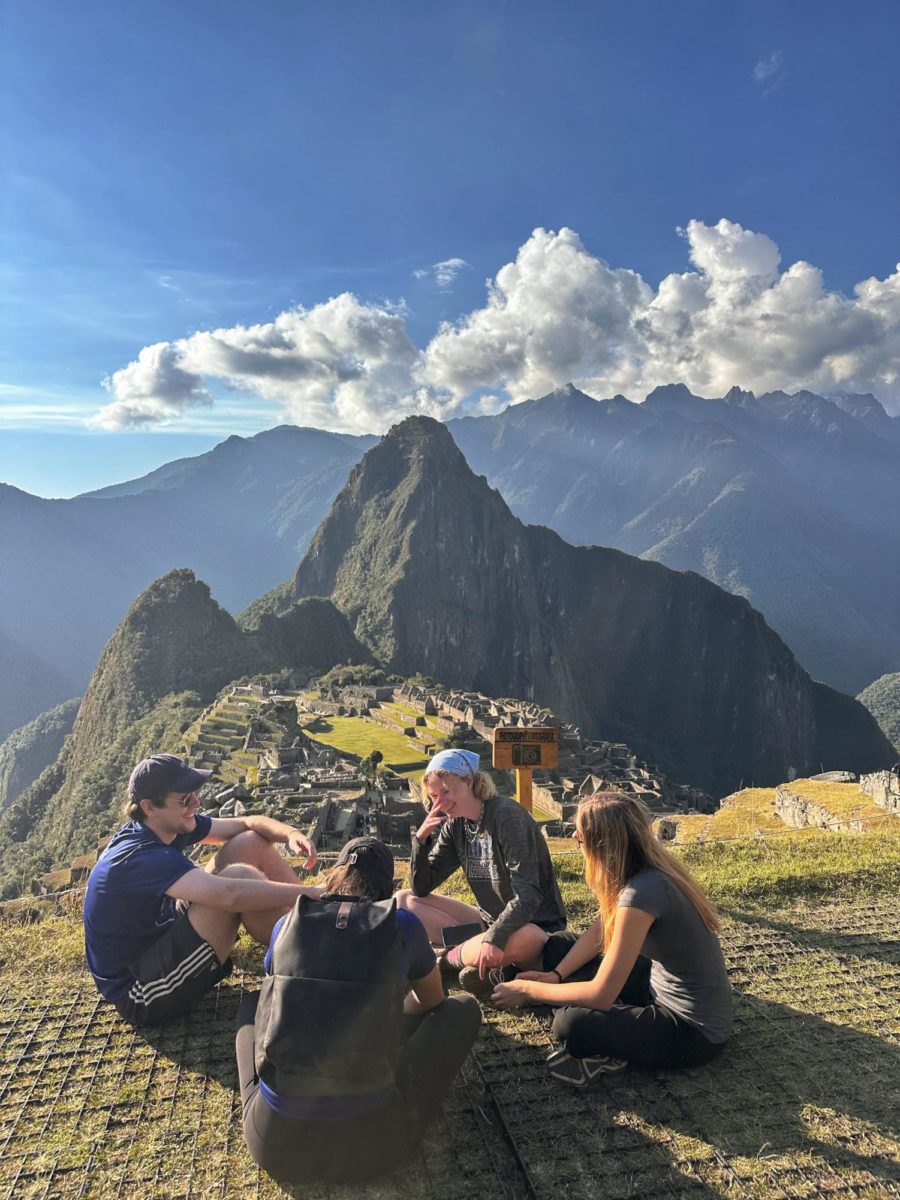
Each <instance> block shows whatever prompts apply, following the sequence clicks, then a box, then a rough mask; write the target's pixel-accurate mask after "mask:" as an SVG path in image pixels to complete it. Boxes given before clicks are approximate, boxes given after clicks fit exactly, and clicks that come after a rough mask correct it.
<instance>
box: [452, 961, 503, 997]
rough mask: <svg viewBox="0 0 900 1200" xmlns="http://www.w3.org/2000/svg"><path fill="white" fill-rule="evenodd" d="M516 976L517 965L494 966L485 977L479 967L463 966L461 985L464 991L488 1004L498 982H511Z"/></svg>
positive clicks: (460, 974) (460, 975)
mask: <svg viewBox="0 0 900 1200" xmlns="http://www.w3.org/2000/svg"><path fill="white" fill-rule="evenodd" d="M515 977H516V968H515V967H494V968H492V969H491V970H490V971H488V972H487V974H486V975H485V977H484V979H482V978H481V976H480V975H479V974H478V968H477V967H463V969H462V970H461V971H460V973H459V986H460V987H461V988H462V989H463V991H464V992H468V993H469V995H470V996H474V997H475V999H476V1000H480V1001H481V1002H482V1003H484V1004H486V1003H487V1002H489V1001H490V998H491V996H492V994H493V991H494V988H495V987H496V986H497V984H498V983H509V982H510V980H512V979H515Z"/></svg>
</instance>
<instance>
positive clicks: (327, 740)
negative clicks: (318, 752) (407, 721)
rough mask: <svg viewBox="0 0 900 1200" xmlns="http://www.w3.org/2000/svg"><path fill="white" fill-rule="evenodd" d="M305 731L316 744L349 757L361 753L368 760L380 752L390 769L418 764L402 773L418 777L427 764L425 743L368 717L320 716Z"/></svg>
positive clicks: (307, 725)
mask: <svg viewBox="0 0 900 1200" xmlns="http://www.w3.org/2000/svg"><path fill="white" fill-rule="evenodd" d="M303 732H304V733H305V734H306V736H307V737H309V738H312V740H313V741H314V742H319V743H321V744H322V745H323V746H333V747H334V749H335V750H338V751H345V752H346V753H348V754H358V755H359V756H360V758H366V757H367V756H368V755H370V754H371V753H372V751H373V750H380V751H381V753H382V754H383V755H384V761H385V763H386V765H387V766H389V767H393V766H394V764H395V763H397V764H400V765H403V764H410V763H415V764H416V766H414V767H409V766H407V768H406V770H405V771H401V772H399V774H407V775H409V774H414V773H415V771H416V770H417V769H418V770H421V768H422V767H424V766H425V763H426V761H427V759H426V754H425V747H424V745H423V743H422V742H418V741H416V740H415V739H411V738H408V737H404V736H403V734H402V733H398V732H396V731H395V730H393V729H387V728H385V726H383V725H376V724H375V722H374V721H367V720H366V719H365V718H364V717H332V716H327V717H316V718H315V719H314V720H312V721H310V722H308V723H307V722H304V724H303Z"/></svg>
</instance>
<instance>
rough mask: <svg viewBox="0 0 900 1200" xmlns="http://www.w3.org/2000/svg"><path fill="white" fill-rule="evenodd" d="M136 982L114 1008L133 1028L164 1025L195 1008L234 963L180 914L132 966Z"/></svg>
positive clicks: (229, 970)
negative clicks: (214, 947)
mask: <svg viewBox="0 0 900 1200" xmlns="http://www.w3.org/2000/svg"><path fill="white" fill-rule="evenodd" d="M130 970H131V973H132V975H133V976H134V982H133V983H132V985H131V987H130V988H129V990H128V995H127V996H125V997H124V998H123V999H122V1000H120V1001H119V1002H118V1004H116V1008H117V1009H118V1010H119V1013H120V1014H121V1015H122V1016H123V1017H124V1018H125V1020H126V1021H128V1022H129V1023H130V1024H131V1025H165V1024H167V1023H168V1022H169V1021H174V1020H175V1019H176V1017H180V1016H183V1015H184V1013H186V1012H190V1010H191V1009H192V1008H193V1007H194V1006H195V1005H196V1003H197V1001H198V1000H199V999H200V997H201V996H202V995H203V994H204V993H205V992H208V991H209V989H210V988H211V987H213V986H215V984H217V983H218V982H219V980H220V979H224V978H225V976H226V975H230V974H231V959H230V958H226V959H225V961H224V962H223V963H220V962H219V960H218V958H217V957H216V952H215V950H213V948H212V946H210V944H209V942H205V941H204V940H203V938H202V937H201V936H200V934H199V933H197V931H196V929H194V927H193V925H192V924H191V923H190V921H189V920H188V915H187V912H186V911H185V912H182V913H181V914H180V915H179V916H178V917H177V919H176V920H175V921H174V922H173V924H172V925H170V926H169V928H168V929H167V930H166V931H165V933H164V934H162V936H161V937H159V938H157V940H156V941H155V942H154V943H153V945H152V946H149V947H148V948H147V949H146V950H145V951H144V953H143V954H142V955H141V956H140V958H139V959H138V960H137V961H136V962H134V963H132V964H131V967H130Z"/></svg>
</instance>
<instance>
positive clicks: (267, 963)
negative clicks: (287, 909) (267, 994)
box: [263, 913, 288, 975]
mask: <svg viewBox="0 0 900 1200" xmlns="http://www.w3.org/2000/svg"><path fill="white" fill-rule="evenodd" d="M287 915H288V914H287V913H285V914H284V917H279V918H278V920H277V921H276V922H275V926H274V928H273V930H272V936H271V937H270V938H269V948H268V950H267V951H266V957H265V958H264V959H263V970H264V971H265V973H266V974H267V975H271V974H272V947H273V946H274V945H275V939H276V938H277V937H278V933H279V930H280V929H281V927H282V925H283V924H284V920H285V917H286V916H287Z"/></svg>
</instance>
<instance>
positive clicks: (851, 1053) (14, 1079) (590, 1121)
mask: <svg viewBox="0 0 900 1200" xmlns="http://www.w3.org/2000/svg"><path fill="white" fill-rule="evenodd" d="M552 850H553V853H554V857H555V861H556V865H557V870H558V873H559V877H560V881H561V886H562V888H563V891H564V894H565V897H566V901H567V904H568V905H569V909H570V916H571V919H572V923H573V925H577V924H579V923H581V922H583V921H585V920H587V918H588V917H589V916H590V914H591V911H592V906H591V903H590V899H589V897H588V895H587V893H586V891H585V889H584V885H583V883H582V882H581V877H580V876H581V871H580V856H579V855H578V854H577V853H573V847H572V843H571V842H559V843H555V844H554V845H553V846H552ZM681 852H682V853H683V854H684V856H685V858H686V859H687V860H688V861H689V862H690V865H691V867H692V869H693V870H694V871H696V873H697V874H698V875H699V876H700V877H701V878H702V879H703V880H704V881H705V882H706V883H707V885H708V886H709V887H710V889H711V890H712V892H713V894H714V895H715V897H716V899H717V901H718V902H719V904H720V906H721V908H722V911H723V914H724V918H725V930H724V937H723V940H724V946H725V952H726V957H727V960H728V964H729V969H730V972H731V976H732V979H733V983H734V987H735V995H736V1035H735V1038H734V1041H733V1043H732V1044H731V1045H730V1046H729V1048H728V1049H727V1050H726V1053H725V1054H724V1055H723V1056H722V1057H721V1058H720V1059H719V1060H717V1061H716V1062H715V1063H714V1064H712V1065H711V1066H710V1067H707V1068H703V1069H700V1070H694V1071H682V1072H675V1071H671V1072H670V1071H664V1072H652V1073H639V1072H633V1073H627V1074H626V1075H624V1076H620V1077H615V1078H613V1079H611V1080H609V1081H607V1082H606V1083H602V1084H601V1085H600V1086H599V1087H598V1088H597V1089H596V1090H594V1091H592V1092H590V1093H588V1094H581V1093H578V1092H570V1091H568V1090H566V1089H564V1088H563V1086H562V1085H557V1084H555V1083H554V1082H553V1081H552V1080H551V1079H550V1078H549V1077H548V1076H547V1075H546V1072H545V1070H544V1064H543V1060H544V1057H545V1054H546V1052H547V1049H548V1032H547V1030H548V1020H547V1016H546V1014H545V1013H543V1012H540V1011H535V1012H529V1011H520V1012H517V1013H512V1014H498V1013H488V1014H487V1020H486V1024H485V1027H484V1029H483V1032H482V1036H481V1038H480V1040H479V1042H478V1043H477V1045H476V1050H475V1053H474V1054H473V1055H472V1056H470V1059H469V1062H468V1063H467V1066H466V1069H465V1072H464V1075H463V1077H462V1078H461V1079H460V1081H459V1082H458V1084H457V1086H456V1087H455V1089H454V1091H453V1093H452V1095H451V1098H450V1101H449V1102H448V1105H447V1107H446V1109H445V1116H444V1118H443V1119H442V1120H441V1122H440V1123H439V1125H438V1126H437V1127H436V1128H435V1129H434V1131H433V1132H432V1134H431V1135H430V1136H429V1138H428V1140H427V1141H426V1143H425V1145H424V1147H423V1149H422V1152H421V1153H420V1155H419V1156H418V1157H417V1158H416V1159H415V1160H414V1161H413V1162H412V1163H411V1164H410V1165H409V1166H408V1167H407V1168H405V1169H404V1170H402V1171H400V1172H398V1173H396V1174H394V1175H392V1176H389V1177H387V1178H386V1179H384V1180H382V1181H380V1182H376V1183H373V1184H372V1185H370V1186H369V1187H367V1188H362V1189H355V1190H353V1191H350V1190H342V1189H332V1190H329V1191H318V1190H316V1189H309V1188H307V1189H304V1190H303V1191H302V1193H301V1192H298V1193H297V1194H298V1195H302V1196H303V1197H304V1198H308V1200H317V1198H318V1197H320V1196H329V1197H333V1198H334V1200H351V1198H354V1200H355V1198H357V1197H361V1198H362V1200H388V1198H391V1200H394V1198H397V1200H426V1198H427V1200H480V1198H481V1197H492V1198H493V1197H506V1198H509V1200H518V1198H520V1197H521V1198H526V1197H528V1198H531V1200H558V1198H559V1197H567V1198H569V1200H581V1198H584V1200H589V1198H590V1200H594V1198H595V1197H596V1198H604V1200H606V1198H609V1200H619V1198H625V1197H640V1198H645V1197H646V1198H653V1200H656V1198H660V1200H662V1198H663V1197H666V1198H671V1197H679V1198H681V1197H684V1198H687V1197H690V1198H692V1200H701V1198H712V1197H723V1198H728V1200H733V1198H743V1197H748V1198H761V1200H770V1198H771V1200H776V1198H778V1200H782V1198H784V1200H787V1198H788V1197H791V1198H800V1197H819V1196H828V1197H832V1198H840V1200H843V1198H845V1197H846V1198H848V1200H849V1198H850V1197H854V1198H857V1200H858V1198H863V1200H874V1198H876V1197H887V1196H900V935H898V920H897V904H896V896H897V890H898V884H900V842H898V840H897V839H896V837H888V836H885V835H880V834H875V833H873V834H863V835H860V836H857V837H853V836H851V835H839V834H831V833H823V834H819V835H817V836H815V837H802V836H801V837H799V838H798V837H779V838H773V839H772V840H771V841H768V842H767V841H765V840H760V839H755V840H752V841H747V842H731V843H724V842H721V841H720V842H718V843H715V842H705V843H697V844H692V845H690V846H687V847H685V848H684V850H683V851H681ZM81 954H82V944H81V936H80V927H79V923H78V919H77V913H75V914H72V915H71V916H69V917H65V918H58V919H52V920H47V921H45V922H44V923H43V924H41V925H36V926H31V927H22V926H9V927H6V928H0V970H2V994H3V1001H2V1007H0V1046H2V1053H0V1197H3V1198H7V1197H8V1198H9V1200H13V1198H15V1200H37V1198H39V1197H41V1198H45V1200H50V1198H53V1200H75V1198H76V1197H79V1198H86V1200H90V1198H97V1200H108V1198H112V1197H128V1198H131V1197H140V1198H141V1200H144V1198H145V1197H147V1198H152V1197H159V1198H164V1200H174V1198H184V1200H187V1198H192V1200H194V1198H196V1200H199V1198H207V1197H219V1198H222V1200H229V1198H232V1197H233V1198H235V1200H238V1198H240V1200H246V1198H249V1197H253V1198H259V1197H262V1198H268V1197H281V1196H284V1195H292V1194H293V1193H291V1192H285V1191H284V1190H283V1189H282V1188H281V1187H279V1186H278V1185H277V1184H275V1183H274V1182H273V1181H272V1180H271V1179H269V1178H268V1177H267V1176H265V1175H262V1174H260V1172H259V1171H258V1170H257V1169H256V1167H255V1165H254V1164H253V1162H252V1160H251V1158H250V1157H249V1155H248V1154H247V1152H246V1150H245V1149H244V1145H243V1140H242V1137H241V1131H240V1114H239V1107H238V1102H237V1098H236V1096H235V1090H234V1089H235V1071H234V1064H233V1060H232V1026H233V1022H234V1015H235V1010H236V1007H237V1003H238V999H239V996H240V993H241V990H242V989H243V988H254V987H256V986H257V983H258V978H259V973H260V955H259V952H258V951H257V950H256V949H255V948H253V947H251V946H249V945H244V944H242V945H241V947H240V949H239V953H238V956H237V966H238V969H237V971H236V973H235V975H234V976H233V977H232V979H231V980H230V981H229V982H228V983H227V984H226V985H223V986H222V987H220V988H219V989H218V990H217V991H216V992H215V993H213V994H212V995H211V996H210V997H209V998H208V999H207V1000H206V1002H205V1003H204V1005H203V1006H202V1007H201V1009H200V1010H199V1011H198V1012H196V1013H195V1014H194V1015H193V1016H192V1017H191V1018H190V1019H188V1020H186V1021H184V1022H180V1023H177V1024H176V1025H174V1026H172V1027H170V1028H168V1029H166V1030H163V1031H152V1032H149V1033H147V1034H146V1035H139V1034H137V1033H134V1032H132V1031H131V1030H129V1029H128V1028H127V1027H125V1026H124V1025H122V1024H121V1023H120V1022H119V1021H118V1019H117V1018H116V1017H115V1016H114V1015H112V1014H111V1012H110V1011H109V1010H108V1009H107V1007H106V1006H105V1005H103V1004H101V1003H99V1002H98V1000H97V998H96V995H95V993H94V990H93V986H92V984H91V982H90V980H89V977H88V976H87V974H86V972H85V970H84V967H83V965H82V959H81ZM26 962H27V964H28V968H27V970H24V969H23V968H22V964H23V963H26Z"/></svg>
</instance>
